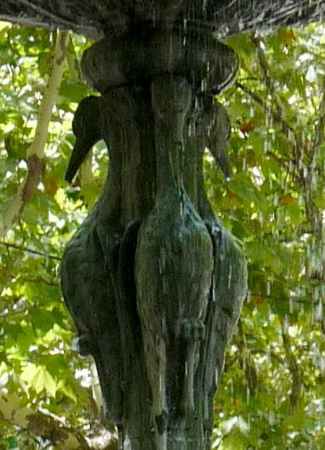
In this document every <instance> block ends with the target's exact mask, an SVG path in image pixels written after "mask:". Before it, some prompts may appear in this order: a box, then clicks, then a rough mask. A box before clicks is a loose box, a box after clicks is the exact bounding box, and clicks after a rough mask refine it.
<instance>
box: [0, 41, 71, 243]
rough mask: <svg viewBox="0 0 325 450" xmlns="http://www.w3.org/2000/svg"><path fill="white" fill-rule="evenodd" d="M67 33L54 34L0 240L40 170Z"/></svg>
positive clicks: (18, 213) (31, 190)
mask: <svg viewBox="0 0 325 450" xmlns="http://www.w3.org/2000/svg"><path fill="white" fill-rule="evenodd" d="M67 43H68V33H66V32H58V34H57V39H56V43H55V50H54V57H53V66H52V71H51V75H50V77H49V80H48V84H47V86H46V89H45V92H44V95H43V98H42V101H41V105H40V108H39V112H38V121H37V126H36V131H35V137H34V140H33V142H32V144H31V146H30V147H29V149H28V150H27V166H28V173H27V175H26V178H25V180H24V181H23V183H22V184H21V185H20V186H19V188H18V191H17V193H16V195H15V197H14V198H13V199H12V201H11V202H10V204H9V206H8V209H7V211H6V213H5V214H4V217H3V218H2V219H1V221H0V236H5V235H6V233H7V232H8V231H9V229H10V228H11V227H12V226H13V225H14V223H15V222H16V221H17V220H18V218H19V217H20V216H21V214H22V212H23V210H24V207H25V205H26V203H27V202H28V201H30V200H31V198H32V196H33V195H34V193H35V191H36V188H37V185H38V183H39V180H40V178H41V175H42V172H43V168H44V156H45V151H44V150H45V144H46V141H47V136H48V128H49V123H50V120H51V115H52V110H53V107H54V105H55V103H56V100H57V96H58V90H59V87H60V84H61V80H62V76H63V70H64V62H65V54H66V48H67Z"/></svg>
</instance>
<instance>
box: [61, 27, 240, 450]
mask: <svg viewBox="0 0 325 450" xmlns="http://www.w3.org/2000/svg"><path fill="white" fill-rule="evenodd" d="M236 69H237V58H236V56H235V54H234V53H233V51H232V50H231V49H230V48H228V47H227V46H225V45H224V44H221V43H220V42H217V41H216V40H215V39H214V38H213V37H212V36H211V35H210V34H207V33H205V32H201V31H200V30H197V29H190V28H188V27H185V28H184V27H181V28H178V27H176V26H173V27H170V28H167V27H166V28H163V27H160V28H155V27H151V28H150V29H145V31H144V32H143V29H141V28H139V32H138V33H134V32H132V33H131V32H127V33H125V34H123V35H120V36H118V37H115V38H110V39H109V38H105V39H104V40H102V41H100V42H98V43H96V44H94V45H93V46H92V47H91V48H90V49H88V50H87V51H86V52H85V55H84V57H83V61H82V70H83V73H84V75H85V77H86V79H87V80H88V82H89V84H90V85H91V86H92V87H93V88H95V89H97V90H98V91H99V92H100V94H101V97H100V100H99V108H98V110H99V112H98V115H97V116H96V117H94V118H93V120H94V121H98V123H99V124H100V128H101V133H100V134H101V136H103V137H104V139H105V141H106V142H107V145H108V146H109V148H110V151H109V155H110V159H111V162H110V171H109V173H108V179H107V182H106V185H105V188H104V191H103V193H102V195H101V197H100V199H99V201H98V203H97V204H96V206H95V209H94V211H93V212H92V213H91V214H90V215H89V217H88V218H87V219H86V221H85V223H84V224H83V226H82V227H81V230H79V232H78V233H77V234H76V235H75V236H74V237H73V238H72V240H71V242H70V243H69V244H68V246H67V250H66V253H65V256H64V259H63V264H62V271H61V272H62V286H63V293H64V298H65V301H66V303H67V305H68V307H69V309H70V311H71V313H72V315H73V317H74V320H75V322H76V325H77V329H78V332H79V334H80V342H81V343H85V342H86V343H88V345H86V346H85V345H84V347H86V349H87V351H88V353H90V354H91V355H92V356H93V357H94V359H95V362H96V365H97V369H98V372H99V378H100V382H101V387H102V391H103V396H104V400H105V405H106V414H107V417H108V418H110V419H111V420H113V421H114V423H116V425H117V426H118V429H119V432H120V442H121V446H123V445H124V446H125V448H130V449H132V450H208V449H209V448H210V437H211V432H212V423H213V415H212V406H213V396H214V394H215V391H216V389H217V387H218V383H219V380H220V376H221V373H222V369H223V362H224V352H225V348H226V345H227V343H228V342H229V339H230V337H231V334H232V331H233V329H234V327H235V325H236V322H237V320H238V318H239V313H240V307H241V304H242V301H243V299H244V297H245V295H246V263H245V259H244V257H243V254H242V251H241V249H240V248H239V246H238V244H237V243H236V242H235V239H234V238H233V237H232V236H231V234H230V233H228V232H227V231H226V230H225V229H224V228H223V226H222V225H221V224H220V223H219V222H218V221H217V219H216V218H215V216H214V214H213V211H212V208H211V206H210V204H209V202H208V199H207V196H206V193H205V189H204V183H203V171H202V157H203V151H204V147H205V146H206V145H207V144H206V142H209V146H210V147H213V146H214V145H215V147H216V148H211V151H212V153H213V154H214V155H219V154H220V152H221V151H224V149H223V148H222V149H221V147H220V149H219V147H218V146H221V145H223V143H224V142H225V140H226V139H227V138H228V134H229V124H226V125H227V126H225V123H226V122H225V120H224V117H225V115H226V113H225V111H224V109H223V108H222V107H214V106H213V97H214V96H215V95H216V94H218V93H219V92H221V91H222V90H223V89H224V88H226V87H227V86H228V85H229V84H230V83H231V81H232V80H233V78H234V76H235V72H236ZM96 107H97V106H96ZM219 115H220V116H219ZM218 119H220V120H218ZM88 120H89V119H88ZM85 128H87V124H85ZM205 136H206V137H207V140H205ZM212 136H217V138H216V139H215V140H214V139H212ZM221 143H222V144H221ZM218 149H219V150H220V151H219V150H218ZM218 151H219V153H218ZM75 267H79V268H80V267H85V268H86V269H85V270H84V271H83V270H81V269H79V270H75ZM80 280H82V281H80ZM71 286H73V289H71ZM69 287H70V288H69ZM83 353H85V350H84V351H83Z"/></svg>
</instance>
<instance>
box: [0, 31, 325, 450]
mask: <svg viewBox="0 0 325 450" xmlns="http://www.w3.org/2000/svg"><path fill="white" fill-rule="evenodd" d="M323 35H324V27H322V26H321V25H317V26H316V25H310V26H308V27H307V28H305V29H301V30H292V29H280V30H278V31H276V32H274V33H273V34H272V35H269V36H265V37H261V36H258V37H257V36H253V35H249V34H247V35H240V36H236V37H234V38H231V39H230V40H229V45H231V46H232V47H233V48H234V49H235V50H236V51H237V53H238V55H239V57H240V61H241V70H240V73H239V76H238V79H237V83H236V84H235V85H234V86H233V87H232V88H231V89H230V90H228V91H227V92H226V93H225V95H224V96H223V97H222V98H221V101H222V102H223V103H224V104H225V105H226V107H227V109H228V111H229V113H230V115H231V119H232V125H233V132H232V138H231V145H230V148H229V157H230V160H231V164H232V168H233V173H232V177H231V179H230V180H229V181H228V182H226V181H224V180H223V176H222V173H221V172H220V170H219V169H218V168H217V167H216V166H215V165H214V163H213V162H212V160H211V158H209V157H208V156H207V158H206V160H205V172H206V186H207V190H208V193H209V197H210V200H211V202H212V204H213V205H214V208H215V211H216V213H217V214H218V215H220V217H221V218H222V220H223V221H224V223H225V224H226V226H227V227H228V228H229V229H231V230H232V232H233V234H234V235H235V236H237V237H238V238H239V239H240V240H241V241H242V242H243V243H244V245H245V248H246V253H247V257H248V261H249V289H250V291H249V296H248V299H247V301H246V303H245V306H244V309H243V314H242V318H241V321H240V324H239V327H238V333H237V334H236V335H235V336H234V339H233V343H232V346H231V348H230V349H229V352H228V355H227V360H226V367H225V373H224V376H223V381H222V385H221V387H220V389H219V393H218V395H217V397H216V401H215V433H214V442H213V448H218V449H220V450H221V449H223V450H225V449H227V450H230V449H234V450H235V449H236V450H238V449H245V450H248V449H256V450H262V449H270V450H271V449H288V450H291V449H296V448H298V449H309V450H311V449H322V448H325V413H324V411H325V410H324V407H325V405H324V400H323V399H324V398H325V338H324V333H325V321H324V318H323V309H322V308H323V302H324V297H325V295H324V294H325V287H324V276H325V267H324V265H325V263H324V230H323V227H324V224H323V221H324V209H325V194H324V186H325V180H324V178H325V176H324V173H325V171H324V168H325V139H324V123H325V72H324V69H325V66H324V61H325V39H324V38H323ZM53 39H54V35H53V34H49V33H48V32H47V31H45V30H40V29H30V28H20V27H16V26H11V25H8V24H2V23H0V82H1V90H0V185H1V189H0V214H1V213H3V212H4V211H5V210H6V205H7V204H8V202H9V201H10V198H11V197H12V196H13V195H14V194H15V192H16V191H17V187H18V186H19V185H20V183H21V182H22V180H23V179H24V177H25V175H26V171H27V167H26V162H25V158H26V149H27V148H28V146H29V144H30V143H31V141H32V139H33V133H34V130H35V125H36V120H37V111H38V105H39V101H40V98H41V93H42V91H43V89H44V86H45V84H46V79H47V77H48V74H49V72H50V65H51V51H50V49H51V48H52V47H53V46H52V41H53ZM85 45H86V44H85V42H84V40H83V39H82V38H80V37H78V36H72V37H71V40H70V43H69V46H68V48H69V52H68V56H67V62H68V64H67V67H66V70H65V73H64V80H63V83H62V86H61V89H60V93H59V102H58V104H57V107H56V109H55V111H54V114H53V118H52V122H51V126H50V130H49V140H48V146H47V148H46V166H45V171H44V173H43V176H42V182H41V183H40V184H39V186H38V189H37V194H36V195H34V196H33V198H32V200H31V201H30V202H29V203H28V204H27V205H26V208H25V211H24V214H23V216H22V217H21V218H20V220H19V222H18V224H17V225H16V226H15V227H14V229H13V230H11V231H10V232H9V234H8V236H7V237H6V242H4V241H1V242H0V249H1V250H0V295H1V303H0V336H1V339H0V354H1V359H0V361H1V363H0V449H2V448H4V449H7V448H15V446H18V447H19V448H21V449H25V448H26V449H31V450H32V449H41V448H44V446H45V445H46V444H51V445H52V447H48V448H55V449H59V448H66V449H68V448H74V447H72V446H71V447H67V446H65V447H62V445H63V444H62V442H64V439H63V438H62V439H61V438H60V439H61V440H60V439H59V437H58V436H61V435H58V431H60V430H61V433H62V426H61V425H62V423H63V424H64V427H66V428H64V430H65V431H66V430H69V432H71V433H72V434H73V435H75V436H79V434H82V435H83V436H90V435H91V430H96V431H98V433H99V432H100V430H101V429H100V424H99V420H98V417H99V416H100V415H99V413H98V410H96V411H94V408H95V402H94V398H95V395H94V392H95V390H96V389H95V388H94V386H92V384H91V383H90V382H89V378H90V377H91V372H90V369H89V361H88V360H85V359H81V358H79V357H77V356H76V354H75V353H74V352H73V351H72V350H71V341H72V338H73V333H74V330H73V327H72V323H71V321H70V318H69V315H68V314H67V311H66V309H65V307H64V305H63V302H62V299H61V296H60V289H59V284H58V283H59V282H58V277H57V273H58V265H59V261H60V256H61V255H62V251H63V248H64V245H65V243H66V242H67V240H68V239H69V238H70V237H71V235H72V233H73V232H74V231H75V230H76V229H77V227H78V224H79V223H80V222H81V220H82V219H83V218H84V217H85V215H86V211H87V207H90V206H91V205H92V204H93V203H94V201H95V198H96V196H97V193H98V191H99V188H100V185H101V183H102V179H103V177H104V175H105V171H106V165H107V161H106V151H105V149H104V148H103V146H102V145H101V144H99V145H98V147H97V148H96V149H95V152H94V154H93V156H92V160H91V161H90V163H91V164H90V165H91V166H92V168H93V177H89V176H87V177H85V178H86V181H84V182H83V177H82V176H81V177H79V178H77V180H76V181H75V182H74V186H73V187H70V186H68V185H67V184H66V183H65V182H64V181H63V180H64V171H65V168H66V166H67V162H68V158H69V155H70V151H71V149H72V145H73V139H74V138H73V136H72V132H71V119H72V114H71V113H72V112H73V111H74V110H75V108H76V103H77V102H78V101H79V100H80V99H81V98H83V97H84V96H86V95H87V94H89V91H88V89H87V87H86V86H85V85H84V84H83V82H82V80H81V78H80V73H79V66H78V60H79V59H80V54H81V52H82V51H83V49H84V48H85ZM322 258H323V259H322ZM31 415H32V417H33V421H32V420H31V419H28V417H30V416H31ZM49 415H50V416H49ZM44 416H45V417H47V418H48V417H51V418H52V420H53V421H55V420H56V419H54V418H61V419H60V420H61V422H60V421H59V419H57V420H58V421H56V422H55V424H56V425H55V426H54V428H53V429H54V430H55V433H56V434H55V436H56V439H54V438H53V434H52V435H51V434H50V433H49V431H48V430H49V427H50V424H49V422H48V419H46V420H47V421H46V420H45V419H44ZM58 422H59V423H60V426H59V425H57V424H58ZM51 423H52V422H51ZM35 424H36V425H37V426H36V425H35ZM52 431H53V430H52ZM66 432H67V431H66ZM51 436H52V437H51ZM61 437H62V436H61ZM51 439H52V440H51ZM81 448H83V447H81ZM86 448H87V447H86Z"/></svg>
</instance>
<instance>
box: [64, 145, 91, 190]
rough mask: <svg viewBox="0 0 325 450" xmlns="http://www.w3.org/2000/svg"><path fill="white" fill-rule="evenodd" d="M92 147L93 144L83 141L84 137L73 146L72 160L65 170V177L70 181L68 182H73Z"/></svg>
mask: <svg viewBox="0 0 325 450" xmlns="http://www.w3.org/2000/svg"><path fill="white" fill-rule="evenodd" d="M91 147H92V144H90V145H85V142H83V140H82V139H78V138H77V140H76V143H75V146H74V147H73V150H72V153H71V157H70V161H69V164H68V168H67V170H66V172H65V176H64V179H65V180H66V181H68V183H71V182H72V180H73V178H74V177H75V175H76V173H77V171H78V170H79V168H80V166H81V164H82V163H83V162H84V160H85V159H86V156H87V155H88V153H89V151H90V149H91Z"/></svg>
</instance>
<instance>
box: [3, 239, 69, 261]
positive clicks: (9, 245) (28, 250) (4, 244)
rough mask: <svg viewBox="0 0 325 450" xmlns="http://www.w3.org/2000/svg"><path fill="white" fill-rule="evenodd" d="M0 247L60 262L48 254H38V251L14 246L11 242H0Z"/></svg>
mask: <svg viewBox="0 0 325 450" xmlns="http://www.w3.org/2000/svg"><path fill="white" fill-rule="evenodd" d="M0 245H3V246H5V247H7V248H14V249H15V250H19V251H21V252H26V253H31V254H32V255H38V256H44V258H47V259H53V260H56V261H61V258H59V257H58V256H55V255H49V254H48V253H44V252H40V251H38V250H34V249H32V248H29V247H24V246H20V245H17V244H14V243H12V242H6V241H0Z"/></svg>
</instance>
